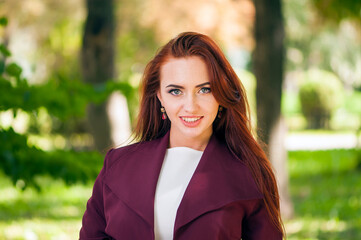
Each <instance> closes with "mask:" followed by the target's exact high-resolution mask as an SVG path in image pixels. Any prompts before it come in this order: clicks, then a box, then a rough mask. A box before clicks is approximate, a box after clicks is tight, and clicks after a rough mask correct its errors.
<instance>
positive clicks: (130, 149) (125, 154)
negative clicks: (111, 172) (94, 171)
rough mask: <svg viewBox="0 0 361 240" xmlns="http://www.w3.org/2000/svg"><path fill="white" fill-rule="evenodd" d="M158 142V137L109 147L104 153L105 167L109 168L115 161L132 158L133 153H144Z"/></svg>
mask: <svg viewBox="0 0 361 240" xmlns="http://www.w3.org/2000/svg"><path fill="white" fill-rule="evenodd" d="M158 142H159V139H155V140H151V141H143V142H136V143H131V144H128V145H126V146H121V147H117V148H112V149H110V150H109V151H108V152H107V153H106V155H105V162H106V165H107V168H111V167H112V165H114V164H115V163H117V162H119V161H122V160H125V159H129V158H132V157H133V155H134V154H137V155H141V154H145V153H146V152H147V151H148V150H149V149H152V148H153V147H154V146H156V145H157V144H158Z"/></svg>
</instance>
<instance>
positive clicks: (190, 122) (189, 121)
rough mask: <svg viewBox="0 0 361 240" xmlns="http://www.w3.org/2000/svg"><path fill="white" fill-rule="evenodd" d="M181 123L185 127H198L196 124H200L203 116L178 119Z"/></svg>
mask: <svg viewBox="0 0 361 240" xmlns="http://www.w3.org/2000/svg"><path fill="white" fill-rule="evenodd" d="M179 118H180V119H181V120H182V121H183V124H184V125H185V126H187V127H196V126H198V124H200V122H201V120H202V118H203V116H201V117H193V116H192V117H189V116H187V117H186V116H184V117H179Z"/></svg>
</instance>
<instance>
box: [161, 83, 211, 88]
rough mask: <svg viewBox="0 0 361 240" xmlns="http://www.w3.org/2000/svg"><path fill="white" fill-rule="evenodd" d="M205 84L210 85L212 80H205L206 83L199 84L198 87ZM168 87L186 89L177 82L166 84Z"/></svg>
mask: <svg viewBox="0 0 361 240" xmlns="http://www.w3.org/2000/svg"><path fill="white" fill-rule="evenodd" d="M205 85H210V82H205V83H201V84H198V85H197V86H196V87H203V86H205ZM168 87H173V88H180V89H184V87H182V86H180V85H175V84H169V85H168V86H166V88H168Z"/></svg>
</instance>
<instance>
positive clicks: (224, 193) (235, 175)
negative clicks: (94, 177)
mask: <svg viewBox="0 0 361 240" xmlns="http://www.w3.org/2000/svg"><path fill="white" fill-rule="evenodd" d="M168 143H169V132H168V133H167V134H166V135H165V136H164V137H162V138H160V139H157V140H153V141H149V142H143V143H137V144H134V145H131V146H127V147H124V148H120V149H116V150H115V151H113V152H114V153H113V154H112V155H111V156H110V158H111V160H112V164H111V166H109V167H108V169H107V171H106V175H105V177H104V183H105V184H106V185H107V186H108V187H109V188H110V190H111V191H113V192H114V193H115V194H116V195H117V196H118V198H119V199H121V200H122V201H123V202H124V203H125V204H126V205H127V206H128V207H129V208H131V209H132V210H133V211H134V212H136V213H137V214H138V215H139V216H140V217H142V218H143V219H144V220H145V221H146V222H147V223H148V224H149V226H150V227H151V228H152V229H154V197H155V190H156V186H157V181H158V177H159V173H160V170H161V167H162V163H163V160H164V156H165V152H166V149H167V147H168ZM256 198H262V195H261V194H260V192H259V191H258V189H257V187H256V184H255V182H254V180H253V178H252V176H251V173H250V171H249V170H248V169H247V168H246V167H245V166H244V165H243V164H242V163H241V162H240V161H239V160H238V158H236V157H235V156H234V155H233V154H232V153H231V152H230V151H229V149H228V147H227V145H225V143H223V142H221V141H219V140H218V139H217V138H216V136H215V135H214V134H213V135H212V137H211V139H210V140H209V142H208V144H207V147H206V149H205V150H204V152H203V154H202V157H201V159H200V162H199V164H198V166H197V168H196V170H195V172H194V174H193V176H192V178H191V180H190V182H189V185H188V187H187V189H186V191H185V193H184V196H183V199H182V200H181V203H180V205H179V208H178V211H177V215H176V221H175V226H174V229H175V230H174V232H175V233H176V231H177V230H178V229H179V228H180V227H182V226H183V225H185V224H187V223H189V222H190V221H192V220H193V219H195V218H197V217H198V216H200V215H202V214H204V213H206V212H209V211H212V210H215V209H217V208H221V207H222V206H224V205H226V204H229V203H231V202H234V201H239V200H249V199H256Z"/></svg>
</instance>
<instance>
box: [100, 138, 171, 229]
mask: <svg viewBox="0 0 361 240" xmlns="http://www.w3.org/2000/svg"><path fill="white" fill-rule="evenodd" d="M168 142H169V133H167V134H166V135H165V136H164V137H162V138H159V139H156V140H153V141H149V142H143V143H137V144H134V145H130V146H127V147H125V148H123V149H124V150H123V149H122V148H120V149H116V150H115V154H116V155H113V157H112V158H114V160H113V161H114V164H113V165H112V166H111V167H110V169H109V170H108V171H107V174H106V176H105V178H104V182H105V184H106V185H107V186H108V187H109V188H110V189H111V190H112V191H113V192H114V194H116V195H117V197H118V198H119V199H120V200H121V201H123V202H124V203H125V204H126V205H127V206H128V207H129V208H130V209H132V210H133V211H134V212H136V213H137V214H138V215H139V216H140V217H142V218H143V219H144V220H145V222H147V223H148V225H149V226H150V227H152V228H154V196H155V189H156V186H157V181H158V177H159V173H160V169H161V167H162V163H163V160H164V156H165V152H166V149H167V147H168ZM118 159H119V161H117V160H118Z"/></svg>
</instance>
